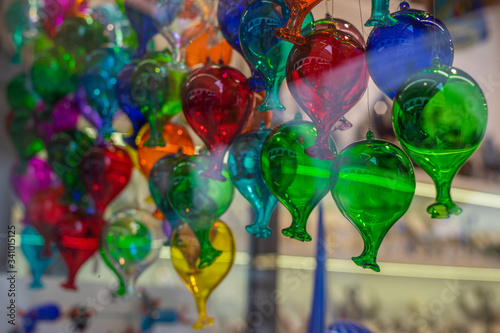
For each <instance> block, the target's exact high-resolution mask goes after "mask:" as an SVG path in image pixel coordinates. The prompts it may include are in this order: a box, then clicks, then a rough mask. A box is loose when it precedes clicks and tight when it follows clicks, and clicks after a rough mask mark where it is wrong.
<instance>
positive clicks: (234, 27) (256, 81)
mask: <svg viewBox="0 0 500 333" xmlns="http://www.w3.org/2000/svg"><path fill="white" fill-rule="evenodd" d="M249 2H250V1H249V0H219V3H218V5H217V6H218V7H217V21H218V23H219V28H220V31H221V33H222V36H224V39H225V40H226V41H227V42H228V43H229V45H231V47H232V48H233V49H235V50H236V51H237V52H238V53H239V54H241V55H242V56H243V57H244V55H243V51H242V50H241V46H240V36H239V27H240V20H241V16H242V15H243V12H244V11H245V9H246V8H247V6H248V4H249ZM245 61H246V62H247V64H248V67H249V68H250V71H251V77H250V78H248V79H247V84H248V85H249V86H250V89H252V91H262V90H264V89H266V86H265V83H264V79H263V78H262V75H260V73H259V71H258V70H257V69H256V68H255V66H254V65H252V63H250V62H249V61H248V60H247V59H246V58H245Z"/></svg>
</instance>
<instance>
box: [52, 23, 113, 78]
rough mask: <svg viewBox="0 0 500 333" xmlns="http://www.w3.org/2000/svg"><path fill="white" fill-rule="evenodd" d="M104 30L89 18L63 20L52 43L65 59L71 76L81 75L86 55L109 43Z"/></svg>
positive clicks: (99, 24)
mask: <svg viewBox="0 0 500 333" xmlns="http://www.w3.org/2000/svg"><path fill="white" fill-rule="evenodd" d="M105 30H106V29H105V27H103V26H102V25H101V23H100V22H99V21H97V20H94V19H92V18H91V17H90V16H85V17H71V18H68V19H66V20H64V22H63V23H62V25H61V26H60V28H59V29H58V30H57V33H56V35H55V36H54V43H55V46H56V49H57V51H58V52H59V54H60V55H61V56H62V57H63V58H64V59H67V62H68V64H69V66H68V67H69V72H70V73H71V74H81V73H82V72H83V70H84V68H85V60H86V57H87V55H88V54H89V53H91V52H92V51H94V50H96V49H98V48H100V47H101V46H102V45H104V44H107V43H109V42H110V40H109V38H108V36H106V35H105V34H104V31H105Z"/></svg>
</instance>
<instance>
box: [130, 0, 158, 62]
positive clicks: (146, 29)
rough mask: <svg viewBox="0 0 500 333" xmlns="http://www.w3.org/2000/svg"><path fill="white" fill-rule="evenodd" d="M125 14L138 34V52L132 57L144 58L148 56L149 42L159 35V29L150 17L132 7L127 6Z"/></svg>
mask: <svg viewBox="0 0 500 333" xmlns="http://www.w3.org/2000/svg"><path fill="white" fill-rule="evenodd" d="M125 14H126V15H127V18H128V19H129V21H130V25H132V28H133V29H134V30H135V33H136V34H137V42H138V45H137V51H136V52H135V53H134V55H133V56H132V57H133V58H142V57H143V56H144V55H145V54H146V47H147V45H148V43H149V41H150V40H151V38H153V36H154V35H156V34H157V33H158V29H157V28H156V26H155V24H154V22H153V19H152V18H151V17H150V16H147V15H145V14H143V13H141V12H140V11H139V10H137V9H135V8H132V7H131V6H127V5H125Z"/></svg>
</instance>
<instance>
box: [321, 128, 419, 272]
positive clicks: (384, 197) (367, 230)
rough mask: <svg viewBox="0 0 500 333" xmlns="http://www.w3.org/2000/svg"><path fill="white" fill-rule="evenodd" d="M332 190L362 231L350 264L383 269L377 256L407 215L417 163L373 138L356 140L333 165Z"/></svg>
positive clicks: (345, 214)
mask: <svg viewBox="0 0 500 333" xmlns="http://www.w3.org/2000/svg"><path fill="white" fill-rule="evenodd" d="M331 192H332V196H333V199H334V200H335V203H336V204H337V207H338V208H339V210H340V212H341V213H342V214H343V215H344V216H345V218H346V219H348V220H349V222H351V223H352V225H354V227H356V229H357V230H358V232H359V233H360V235H361V237H362V238H363V241H364V243H365V247H364V250H363V253H362V254H361V255H360V256H358V257H353V258H352V260H353V261H354V262H355V263H356V265H358V266H361V267H363V268H371V269H372V270H374V271H375V272H379V271H380V267H379V265H378V264H377V261H376V259H377V252H378V249H379V247H380V244H381V243H382V241H383V239H384V237H385V235H386V234H387V232H388V231H389V230H390V228H391V227H392V226H393V225H394V224H395V223H396V222H397V221H398V220H399V219H400V218H401V217H402V216H403V215H404V214H405V213H406V211H407V210H408V208H409V207H410V204H411V201H412V200H413V195H414V194H415V175H414V172H413V165H412V163H411V161H410V159H409V158H408V157H407V156H406V154H405V153H404V152H403V151H402V150H401V149H400V148H398V147H397V146H395V145H394V144H392V143H390V142H388V141H384V140H376V139H373V133H372V132H368V134H367V136H366V140H363V141H358V142H355V143H353V144H351V145H349V146H347V147H346V148H345V149H344V150H342V151H341V152H340V153H339V154H338V155H337V156H336V157H335V160H334V161H333V167H332V174H331Z"/></svg>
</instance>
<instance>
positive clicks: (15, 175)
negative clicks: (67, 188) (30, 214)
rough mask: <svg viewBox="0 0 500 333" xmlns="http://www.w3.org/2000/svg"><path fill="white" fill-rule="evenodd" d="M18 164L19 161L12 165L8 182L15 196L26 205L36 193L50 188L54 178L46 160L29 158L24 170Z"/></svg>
mask: <svg viewBox="0 0 500 333" xmlns="http://www.w3.org/2000/svg"><path fill="white" fill-rule="evenodd" d="M19 165H20V162H17V163H16V164H14V165H13V167H12V169H11V172H10V183H11V186H12V189H13V190H14V193H15V194H16V196H17V197H18V198H19V200H21V202H22V203H23V204H24V205H25V206H26V205H27V204H28V203H29V202H30V200H31V198H32V197H33V196H34V195H35V194H36V193H38V192H40V191H42V190H47V189H49V188H51V187H52V186H53V185H54V184H55V183H56V179H55V175H54V173H53V172H52V169H51V168H50V165H49V164H48V163H47V161H45V160H43V159H41V158H39V157H33V158H32V159H31V160H29V161H28V163H27V165H26V168H25V169H24V170H21V169H20V168H19Z"/></svg>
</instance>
